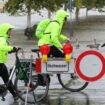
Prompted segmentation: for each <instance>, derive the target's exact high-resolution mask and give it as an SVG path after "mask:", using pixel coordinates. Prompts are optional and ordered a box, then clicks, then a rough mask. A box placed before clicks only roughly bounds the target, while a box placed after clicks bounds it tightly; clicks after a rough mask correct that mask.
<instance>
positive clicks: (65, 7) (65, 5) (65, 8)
mask: <svg viewBox="0 0 105 105" xmlns="http://www.w3.org/2000/svg"><path fill="white" fill-rule="evenodd" d="M64 10H65V11H67V3H65V4H64Z"/></svg>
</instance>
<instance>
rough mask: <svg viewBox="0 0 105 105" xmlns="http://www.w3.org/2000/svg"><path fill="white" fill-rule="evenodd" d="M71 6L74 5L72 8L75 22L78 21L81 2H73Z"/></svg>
mask: <svg viewBox="0 0 105 105" xmlns="http://www.w3.org/2000/svg"><path fill="white" fill-rule="evenodd" d="M73 4H74V7H76V12H75V16H76V20H77V21H78V15H79V10H80V8H81V7H82V0H74V3H73Z"/></svg>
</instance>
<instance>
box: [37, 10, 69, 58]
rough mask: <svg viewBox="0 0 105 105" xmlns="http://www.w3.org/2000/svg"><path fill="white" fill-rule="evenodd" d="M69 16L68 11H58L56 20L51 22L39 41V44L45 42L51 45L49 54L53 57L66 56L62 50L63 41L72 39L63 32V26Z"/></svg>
mask: <svg viewBox="0 0 105 105" xmlns="http://www.w3.org/2000/svg"><path fill="white" fill-rule="evenodd" d="M68 16H69V13H68V12H66V11H64V10H58V11H57V12H56V16H55V20H54V21H52V22H50V24H49V25H48V26H47V28H46V29H45V31H44V34H43V37H42V38H41V39H39V41H38V46H41V45H44V44H48V45H51V47H50V53H49V55H52V56H53V57H64V54H63V53H62V51H61V49H62V44H61V41H70V39H69V38H68V37H66V36H65V35H62V34H61V31H62V27H63V25H64V23H65V21H66V19H67V17H68Z"/></svg>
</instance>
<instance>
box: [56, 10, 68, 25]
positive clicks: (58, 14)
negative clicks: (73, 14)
mask: <svg viewBox="0 0 105 105" xmlns="http://www.w3.org/2000/svg"><path fill="white" fill-rule="evenodd" d="M69 16H70V14H69V13H68V12H66V11H64V10H58V11H57V12H56V16H55V20H57V21H59V22H60V23H61V22H64V19H65V17H69Z"/></svg>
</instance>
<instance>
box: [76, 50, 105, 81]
mask: <svg viewBox="0 0 105 105" xmlns="http://www.w3.org/2000/svg"><path fill="white" fill-rule="evenodd" d="M90 54H91V55H95V56H97V57H98V58H100V60H101V62H102V65H103V66H102V70H101V72H100V73H99V74H98V75H97V76H95V77H87V76H85V75H84V74H83V73H82V72H81V70H80V62H81V60H82V58H83V57H85V56H87V55H90ZM75 65H76V73H77V74H78V76H79V77H80V78H81V79H83V80H85V81H88V82H94V81H97V80H99V79H100V78H102V77H103V75H104V74H105V58H104V57H103V55H102V54H101V53H99V52H97V51H94V50H88V51H85V52H83V53H81V54H80V55H79V56H78V58H77V59H76V64H75Z"/></svg>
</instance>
